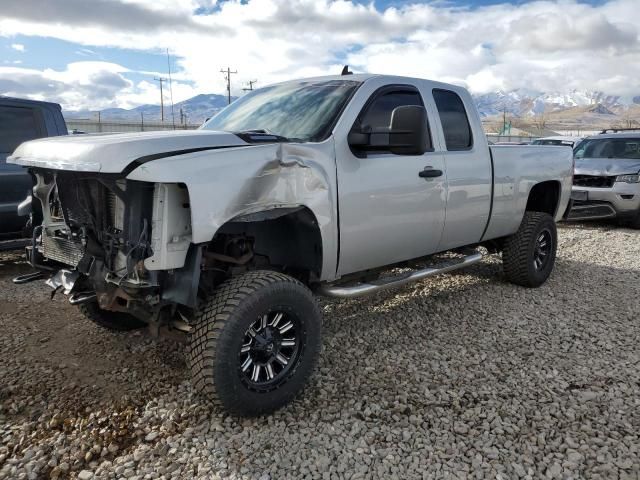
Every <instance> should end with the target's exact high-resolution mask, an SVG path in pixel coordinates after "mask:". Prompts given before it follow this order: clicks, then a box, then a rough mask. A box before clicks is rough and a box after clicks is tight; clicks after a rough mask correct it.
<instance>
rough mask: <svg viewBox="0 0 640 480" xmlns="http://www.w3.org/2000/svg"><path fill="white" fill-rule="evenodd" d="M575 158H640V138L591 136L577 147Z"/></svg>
mask: <svg viewBox="0 0 640 480" xmlns="http://www.w3.org/2000/svg"><path fill="white" fill-rule="evenodd" d="M574 156H575V158H620V159H625V158H628V159H631V160H637V159H640V137H639V138H591V139H587V140H585V141H583V142H581V143H580V144H578V146H577V147H576V149H575V151H574Z"/></svg>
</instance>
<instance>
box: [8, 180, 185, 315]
mask: <svg viewBox="0 0 640 480" xmlns="http://www.w3.org/2000/svg"><path fill="white" fill-rule="evenodd" d="M33 173H34V175H35V177H36V185H35V187H34V189H33V191H34V197H35V198H36V199H37V200H39V201H40V203H41V204H42V213H43V223H42V225H41V226H40V227H38V228H36V229H35V231H34V236H33V242H32V245H31V246H29V247H27V259H28V261H29V263H31V265H32V266H33V267H34V268H35V269H37V270H39V271H40V272H48V273H49V275H50V278H49V279H48V280H47V284H48V285H49V286H50V287H52V289H53V293H52V295H54V294H55V293H56V292H58V291H62V292H63V293H64V294H66V295H69V296H70V297H69V299H70V302H71V303H72V304H80V303H85V302H93V301H95V302H97V303H98V305H99V307H100V308H101V309H103V310H108V311H116V312H126V313H128V314H131V315H133V316H134V317H136V318H138V319H140V320H143V321H145V322H147V323H152V322H154V319H157V317H158V315H159V312H160V310H161V308H162V307H163V306H165V305H166V303H167V302H164V301H163V300H162V296H163V293H166V294H167V296H168V297H171V298H174V299H177V300H178V301H181V302H183V303H188V302H189V298H188V294H182V295H181V292H180V291H179V290H178V288H179V287H178V286H177V283H176V281H175V279H174V278H168V277H171V276H172V275H174V274H175V271H174V269H179V268H181V267H183V265H184V264H185V260H186V257H187V252H188V250H189V246H190V244H191V225H190V206H189V195H188V192H187V189H186V187H185V186H183V185H179V184H158V183H148V182H140V181H132V180H127V179H125V178H122V177H121V176H119V175H116V174H98V173H83V172H66V171H53V170H42V169H34V170H33ZM32 276H33V274H32ZM40 276H42V274H40ZM34 279H35V278H34ZM16 283H24V281H20V278H18V279H16ZM165 290H166V291H165ZM176 290H178V291H176ZM172 303H173V302H172Z"/></svg>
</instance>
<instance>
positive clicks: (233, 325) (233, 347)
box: [187, 271, 322, 416]
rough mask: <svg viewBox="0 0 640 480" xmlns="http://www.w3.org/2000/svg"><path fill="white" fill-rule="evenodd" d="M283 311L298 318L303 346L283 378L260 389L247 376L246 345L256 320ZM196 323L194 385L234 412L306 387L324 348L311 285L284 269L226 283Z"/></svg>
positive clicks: (261, 407) (265, 409)
mask: <svg viewBox="0 0 640 480" xmlns="http://www.w3.org/2000/svg"><path fill="white" fill-rule="evenodd" d="M280 311H284V312H288V313H287V315H291V316H292V318H296V325H299V327H297V328H299V331H300V335H301V340H300V342H299V344H297V345H298V348H301V350H300V351H299V353H298V354H297V357H296V362H295V363H293V362H292V365H291V366H290V367H289V368H290V370H289V371H288V372H287V373H284V374H282V378H281V380H282V382H283V383H282V384H280V385H278V386H277V387H273V389H271V390H269V391H256V390H255V389H252V388H251V386H250V385H248V384H247V382H246V379H244V377H243V371H242V365H240V363H241V358H242V357H241V355H242V354H241V353H240V351H241V348H243V345H244V343H243V342H244V339H246V338H247V337H246V334H247V332H248V331H249V328H250V327H252V325H254V322H256V321H257V320H258V319H259V318H261V317H262V316H264V315H269V313H273V312H280ZM265 312H266V313H265ZM267 318H268V317H267ZM194 323H195V324H194V328H193V330H192V331H191V333H190V338H189V347H188V350H187V352H188V353H187V360H188V364H189V368H190V370H191V380H192V384H193V387H194V388H195V390H196V391H198V392H199V393H200V394H202V395H204V396H205V397H206V398H208V399H210V400H212V401H213V402H214V403H215V404H217V405H219V406H221V407H223V408H224V409H225V410H226V411H228V412H229V413H231V414H234V415H240V416H256V415H260V414H264V413H269V412H272V411H274V410H277V409H278V408H280V407H282V406H284V405H286V404H287V403H289V402H290V401H291V400H293V398H294V397H295V396H296V395H297V394H298V393H300V391H301V390H302V389H303V388H304V386H305V384H306V383H307V381H308V379H309V377H310V376H311V373H312V372H313V370H314V367H315V365H316V362H317V359H318V356H319V353H320V347H321V334H322V317H321V313H320V310H319V308H318V305H317V303H316V301H315V299H314V298H313V295H312V293H311V291H310V290H309V289H308V288H307V287H305V286H304V285H303V284H302V283H300V282H299V281H297V280H296V279H294V278H291V277H289V276H287V275H284V274H282V273H278V272H273V271H253V272H247V273H245V274H243V275H240V276H238V277H236V278H232V279H230V280H228V281H226V282H225V283H223V284H221V285H220V286H219V287H218V288H217V289H216V291H215V292H214V294H213V295H212V296H210V297H209V298H207V299H206V300H205V301H203V302H202V303H201V305H200V307H199V308H198V310H197V311H196V314H195V319H194ZM296 331H297V330H296ZM296 335H297V333H296ZM276 378H277V377H276Z"/></svg>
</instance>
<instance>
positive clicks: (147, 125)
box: [65, 118, 200, 133]
mask: <svg viewBox="0 0 640 480" xmlns="http://www.w3.org/2000/svg"><path fill="white" fill-rule="evenodd" d="M65 121H66V122H67V128H68V129H69V131H76V132H83V133H122V132H151V131H157V130H194V129H196V128H198V127H199V126H200V124H195V123H193V124H176V125H175V126H174V125H173V124H172V123H167V122H164V123H162V122H118V121H97V120H84V119H75V118H70V119H66V120H65Z"/></svg>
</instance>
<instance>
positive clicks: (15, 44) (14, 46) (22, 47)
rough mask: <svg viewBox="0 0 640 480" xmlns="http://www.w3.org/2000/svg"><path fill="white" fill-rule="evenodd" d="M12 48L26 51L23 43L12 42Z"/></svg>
mask: <svg viewBox="0 0 640 480" xmlns="http://www.w3.org/2000/svg"><path fill="white" fill-rule="evenodd" d="M11 48H13V49H14V50H17V51H18V52H24V50H25V49H24V45H22V44H21V43H12V44H11Z"/></svg>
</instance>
